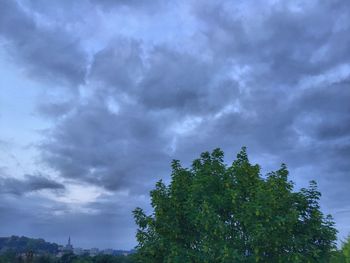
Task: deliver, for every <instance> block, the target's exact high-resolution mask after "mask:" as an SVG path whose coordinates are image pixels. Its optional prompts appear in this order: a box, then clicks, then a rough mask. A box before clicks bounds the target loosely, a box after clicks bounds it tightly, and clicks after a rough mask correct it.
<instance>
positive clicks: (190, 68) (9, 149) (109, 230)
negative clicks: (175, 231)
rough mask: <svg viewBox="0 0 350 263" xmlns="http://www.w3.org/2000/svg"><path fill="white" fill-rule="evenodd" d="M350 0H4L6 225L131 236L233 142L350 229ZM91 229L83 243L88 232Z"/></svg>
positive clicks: (58, 234)
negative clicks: (180, 183)
mask: <svg viewBox="0 0 350 263" xmlns="http://www.w3.org/2000/svg"><path fill="white" fill-rule="evenodd" d="M349 14H350V1H346V0H335V1H321V0H313V1H308V2H305V1H282V0H277V1H275V0H269V1H263V0H259V1H256V2H254V4H253V3H251V2H246V1H233V2H231V3H228V2H227V1H224V0H220V1H215V3H214V2H213V3H212V2H209V1H193V0H190V1H184V0H176V1H171V3H169V2H168V1H161V0H152V1H150V0H148V1H147V0H146V1H140V2H139V1H124V0H120V1H109V0H106V1H97V0H77V1H74V3H72V2H71V1H60V0H53V1H49V2H48V1H44V0H35V1H33V0H2V1H0V75H1V78H0V236H11V235H18V236H28V237H39V238H43V239H45V240H46V241H48V242H56V243H62V242H64V240H65V238H66V237H68V236H69V235H70V236H71V237H73V240H76V241H77V243H76V244H77V246H79V247H90V248H93V247H96V248H117V249H120V250H131V249H133V248H134V247H135V246H136V245H137V242H136V238H135V234H136V230H137V226H136V224H135V221H134V218H133V215H132V211H133V210H134V209H135V208H136V207H141V208H143V209H145V211H146V213H147V214H149V213H150V212H151V211H152V208H151V205H150V197H149V192H150V190H152V189H153V188H154V186H155V183H156V182H157V181H158V180H163V181H164V182H165V183H166V184H168V183H169V181H170V176H171V166H170V165H171V160H173V159H176V160H180V161H181V163H182V164H183V166H185V167H189V166H190V164H191V161H192V160H194V159H195V158H197V157H198V156H199V155H200V154H201V153H202V152H204V151H211V150H213V149H215V148H217V147H219V148H221V149H222V150H223V151H224V152H225V163H227V164H229V163H231V162H232V160H233V159H235V156H236V154H237V153H238V152H239V149H241V147H243V146H246V147H247V151H248V155H249V158H250V160H251V162H252V163H258V164H259V165H261V168H262V170H261V172H262V174H266V173H267V172H269V171H274V170H277V169H279V167H280V165H281V163H286V165H287V166H288V169H289V172H290V180H292V181H293V182H295V189H300V188H302V187H307V185H308V182H309V181H310V180H316V182H317V184H318V187H319V188H318V189H319V190H320V192H321V193H322V196H321V199H320V204H321V208H322V211H323V212H324V213H325V214H331V215H332V216H333V217H334V220H335V222H336V228H337V229H338V230H339V233H338V244H339V243H340V241H341V240H342V239H344V238H345V237H346V236H347V235H348V234H350V225H349V224H348V222H349V218H350V203H349V200H350V192H349V190H348V189H349V186H350V176H349V171H350V162H349V160H350V103H349V101H350V16H349ZM74 243H75V242H73V244H74Z"/></svg>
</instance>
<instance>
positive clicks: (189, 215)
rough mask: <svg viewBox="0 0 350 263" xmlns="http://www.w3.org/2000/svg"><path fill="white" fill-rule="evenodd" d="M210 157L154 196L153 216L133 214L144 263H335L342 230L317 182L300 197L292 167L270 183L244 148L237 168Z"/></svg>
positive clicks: (177, 174) (176, 169)
mask: <svg viewBox="0 0 350 263" xmlns="http://www.w3.org/2000/svg"><path fill="white" fill-rule="evenodd" d="M223 159H224V153H223V151H221V150H220V149H215V150H214V151H213V152H212V153H209V152H204V153H202V154H201V155H200V158H199V159H196V160H194V161H193V163H192V166H191V167H190V168H183V167H182V166H181V164H180V162H179V161H177V160H174V161H173V162H172V174H171V182H170V184H169V185H165V184H164V183H163V182H162V181H159V182H158V183H157V184H156V186H155V189H154V190H152V191H151V205H152V207H153V213H152V214H151V215H146V214H145V212H144V211H143V210H142V209H141V208H136V209H135V210H134V211H133V213H134V217H135V221H136V223H137V225H138V231H137V235H136V237H137V240H138V246H137V249H138V250H137V255H136V256H137V258H138V260H139V262H152V263H156V262H162V263H164V262H169V263H170V262H171V263H176V262H179V263H180V262H181V263H183V262H198V263H199V262H201V263H203V262H208V263H209V262H210V263H213V262H283V263H285V262H293V263H298V262H303V263H305V262H329V259H330V256H331V251H332V250H333V249H334V248H335V240H336V230H335V228H334V222H333V219H332V217H331V216H329V215H328V216H324V215H323V213H322V212H321V210H320V206H319V199H320V195H321V194H320V192H319V191H318V190H317V186H316V182H315V181H311V182H310V186H309V187H308V188H307V189H304V188H303V189H301V190H300V191H294V189H293V182H291V181H289V179H288V170H287V167H286V165H284V164H282V166H281V168H280V169H279V170H277V171H274V172H270V173H268V174H267V175H266V176H262V175H261V173H260V166H259V165H257V164H256V165H252V164H251V163H250V162H249V159H248V156H247V153H246V149H245V148H242V150H241V151H240V152H239V153H238V155H237V159H236V160H235V161H234V162H233V163H232V165H229V166H228V165H226V164H225V163H224V160H223Z"/></svg>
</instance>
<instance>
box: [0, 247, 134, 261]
mask: <svg viewBox="0 0 350 263" xmlns="http://www.w3.org/2000/svg"><path fill="white" fill-rule="evenodd" d="M133 262H135V261H134V260H133V255H129V256H122V255H120V256H113V255H97V256H94V257H90V256H89V255H79V256H78V255H74V254H73V253H67V254H64V255H63V256H62V257H60V258H58V257H56V256H54V255H33V256H32V257H27V256H26V255H21V254H17V253H15V252H14V251H13V250H8V251H6V252H5V253H3V254H2V255H0V263H133Z"/></svg>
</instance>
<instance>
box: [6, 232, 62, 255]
mask: <svg viewBox="0 0 350 263" xmlns="http://www.w3.org/2000/svg"><path fill="white" fill-rule="evenodd" d="M6 250H11V251H13V252H15V253H17V254H19V253H26V252H28V251H35V252H36V253H47V254H57V252H58V245H57V244H56V243H49V242H46V241H45V240H44V239H41V238H38V239H35V238H28V237H23V236H22V237H18V236H11V237H0V254H1V253H2V252H4V251H6Z"/></svg>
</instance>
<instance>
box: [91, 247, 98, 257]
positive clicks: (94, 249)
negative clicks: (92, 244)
mask: <svg viewBox="0 0 350 263" xmlns="http://www.w3.org/2000/svg"><path fill="white" fill-rule="evenodd" d="M99 253H100V250H99V249H98V248H90V250H89V255H90V256H91V257H94V256H97V255H98V254H99Z"/></svg>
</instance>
